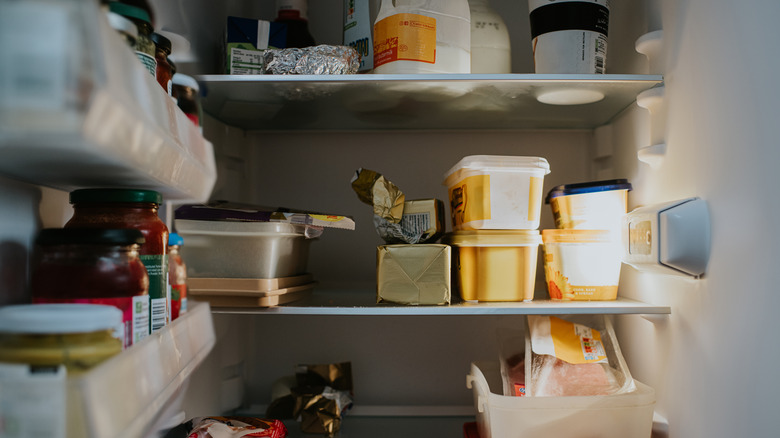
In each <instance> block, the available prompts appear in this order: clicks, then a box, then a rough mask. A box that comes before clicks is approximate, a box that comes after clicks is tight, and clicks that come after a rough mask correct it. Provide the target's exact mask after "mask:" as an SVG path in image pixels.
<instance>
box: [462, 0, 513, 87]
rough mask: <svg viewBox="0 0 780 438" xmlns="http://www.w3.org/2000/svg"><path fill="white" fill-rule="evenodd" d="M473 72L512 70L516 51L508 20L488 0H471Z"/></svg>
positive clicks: (505, 71) (509, 71)
mask: <svg viewBox="0 0 780 438" xmlns="http://www.w3.org/2000/svg"><path fill="white" fill-rule="evenodd" d="M469 8H470V9H471V72H472V73H511V72H512V54H511V46H510V44H509V31H507V28H506V23H504V20H503V19H502V18H501V16H500V15H498V14H497V13H496V12H495V11H494V10H493V9H492V8H491V7H490V5H489V4H488V1H487V0H469Z"/></svg>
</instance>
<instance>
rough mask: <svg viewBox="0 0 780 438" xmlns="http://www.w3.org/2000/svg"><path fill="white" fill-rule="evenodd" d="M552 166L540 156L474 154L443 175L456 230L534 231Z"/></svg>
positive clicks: (537, 225) (537, 226)
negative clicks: (543, 185) (543, 191)
mask: <svg viewBox="0 0 780 438" xmlns="http://www.w3.org/2000/svg"><path fill="white" fill-rule="evenodd" d="M548 173H550V165H549V163H548V162H547V160H545V159H544V158H541V157H522V156H506V155H471V156H467V157H464V158H463V159H462V160H460V161H459V162H458V163H457V164H456V165H455V166H453V167H452V168H451V169H450V170H449V171H448V172H447V173H446V174H445V175H444V185H446V186H447V187H448V192H449V199H450V213H451V214H452V227H453V229H455V230H479V229H494V230H535V229H537V228H539V219H540V217H541V208H542V183H543V182H544V176H545V175H547V174H548Z"/></svg>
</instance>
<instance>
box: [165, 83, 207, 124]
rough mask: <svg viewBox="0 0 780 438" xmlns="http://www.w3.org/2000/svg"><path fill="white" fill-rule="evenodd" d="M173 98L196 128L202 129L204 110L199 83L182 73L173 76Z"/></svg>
mask: <svg viewBox="0 0 780 438" xmlns="http://www.w3.org/2000/svg"><path fill="white" fill-rule="evenodd" d="M172 90H173V98H174V99H176V104H177V105H178V106H179V108H180V109H181V110H182V112H184V114H185V115H186V116H187V117H188V118H189V119H190V120H192V123H194V124H195V126H198V127H200V128H201V131H202V126H203V124H202V122H201V115H202V113H203V109H202V107H201V104H200V87H198V81H197V80H195V78H193V77H192V76H187V75H184V74H181V73H176V74H175V75H173V87H172Z"/></svg>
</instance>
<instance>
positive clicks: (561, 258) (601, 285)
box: [542, 230, 621, 301]
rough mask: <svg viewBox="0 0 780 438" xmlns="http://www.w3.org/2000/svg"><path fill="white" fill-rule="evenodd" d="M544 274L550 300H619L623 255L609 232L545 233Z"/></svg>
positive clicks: (561, 231) (543, 237)
mask: <svg viewBox="0 0 780 438" xmlns="http://www.w3.org/2000/svg"><path fill="white" fill-rule="evenodd" d="M542 240H543V241H544V275H545V279H546V280H547V290H548V291H549V293H550V299H553V300H565V301H570V300H574V301H605V300H614V299H615V298H617V290H618V281H619V279H620V266H621V261H620V253H619V247H618V243H617V241H616V240H615V239H614V235H613V233H612V231H610V230H542Z"/></svg>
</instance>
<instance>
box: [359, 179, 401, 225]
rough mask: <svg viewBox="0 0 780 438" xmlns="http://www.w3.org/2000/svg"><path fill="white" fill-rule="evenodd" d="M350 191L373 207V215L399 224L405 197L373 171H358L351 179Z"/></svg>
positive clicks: (393, 185)
mask: <svg viewBox="0 0 780 438" xmlns="http://www.w3.org/2000/svg"><path fill="white" fill-rule="evenodd" d="M352 189H353V190H354V191H355V193H357V195H358V198H359V199H360V200H361V201H363V202H365V203H366V204H369V205H372V206H373V207H374V214H375V215H376V216H379V217H381V218H383V219H386V220H388V221H390V222H392V223H395V224H397V223H399V222H401V216H402V215H403V212H404V201H405V200H406V196H404V194H403V193H402V192H401V190H400V189H399V188H398V187H396V186H395V184H393V183H391V182H390V181H389V180H387V179H385V177H384V176H382V175H380V174H379V173H377V172H374V171H373V170H368V169H358V170H357V173H356V175H355V177H354V178H352Z"/></svg>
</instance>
